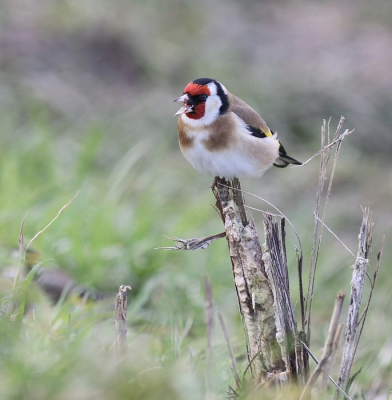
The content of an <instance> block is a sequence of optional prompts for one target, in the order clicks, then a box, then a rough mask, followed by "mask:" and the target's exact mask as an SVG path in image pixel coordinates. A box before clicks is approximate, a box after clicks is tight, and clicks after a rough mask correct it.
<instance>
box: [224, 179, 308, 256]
mask: <svg viewBox="0 0 392 400" xmlns="http://www.w3.org/2000/svg"><path fill="white" fill-rule="evenodd" d="M218 185H219V186H223V187H227V188H229V189H233V190H237V191H239V192H241V193H245V194H248V195H249V196H252V197H255V198H256V199H259V200H261V201H264V203H267V204H268V205H269V206H271V207H273V208H274V209H275V210H276V211H277V212H278V213H279V215H278V216H279V217H283V218H285V219H286V221H287V222H288V223H289V225H290V226H291V227H292V228H293V231H294V233H295V236H296V237H297V240H298V244H299V248H300V250H301V256H302V244H301V240H300V238H299V235H298V232H297V230H296V229H295V227H294V225H293V224H292V223H291V221H290V220H289V219H288V218H287V216H286V215H285V214H283V212H282V211H280V210H279V208H278V207H276V206H274V205H273V204H272V203H270V202H269V201H268V200H265V199H263V198H262V197H260V196H257V195H256V194H254V193H250V192H247V191H246V190H242V189H237V188H231V187H230V186H226V185H224V184H222V183H220V182H218ZM246 207H248V206H246ZM248 208H251V209H252V210H255V211H259V212H261V213H263V214H265V211H263V210H259V209H257V208H253V207H248ZM267 213H268V214H270V213H269V212H267Z"/></svg>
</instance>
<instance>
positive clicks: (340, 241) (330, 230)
mask: <svg viewBox="0 0 392 400" xmlns="http://www.w3.org/2000/svg"><path fill="white" fill-rule="evenodd" d="M313 215H314V217H315V218H316V219H317V220H318V221H319V222H321V223H322V224H323V225H324V227H325V228H326V229H327V231H328V232H329V233H331V234H332V235H333V236H334V237H335V239H336V240H337V241H338V242H339V243H340V244H341V245H342V246H343V247H344V248H345V249H346V250H347V251H348V252H349V253H350V254H351V255H352V256H353V257H354V258H356V257H355V254H354V253H353V252H352V251H351V250H350V249H349V248H348V247H347V246H346V245H345V244H344V243H343V242H342V240H340V239H339V238H338V236H337V235H336V234H335V233H334V232H333V231H332V229H330V228H328V226H327V225H326V224H325V222H323V221H322V220H321V219H320V218H319V217H318V216H317V215H316V213H315V212H313Z"/></svg>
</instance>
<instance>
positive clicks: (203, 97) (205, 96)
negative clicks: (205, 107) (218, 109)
mask: <svg viewBox="0 0 392 400" xmlns="http://www.w3.org/2000/svg"><path fill="white" fill-rule="evenodd" d="M207 97H208V96H207V95H206V94H201V95H200V96H199V100H200V101H206V100H207Z"/></svg>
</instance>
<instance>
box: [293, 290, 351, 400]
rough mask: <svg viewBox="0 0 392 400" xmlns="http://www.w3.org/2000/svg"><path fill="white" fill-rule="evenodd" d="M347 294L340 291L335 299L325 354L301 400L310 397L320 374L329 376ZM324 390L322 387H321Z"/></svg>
mask: <svg viewBox="0 0 392 400" xmlns="http://www.w3.org/2000/svg"><path fill="white" fill-rule="evenodd" d="M345 296H346V293H345V292H343V291H342V292H339V294H338V295H337V297H336V300H335V306H334V308H333V312H332V317H331V322H330V324H329V329H328V335H327V340H326V341H325V346H324V350H323V355H322V356H321V359H320V362H319V363H318V364H317V367H316V369H315V370H314V372H313V374H312V375H311V377H310V378H309V380H308V382H307V383H306V386H305V389H304V390H303V392H302V395H301V398H300V400H305V399H310V393H311V390H312V387H313V386H314V385H315V383H316V381H317V379H318V377H319V376H320V374H322V373H323V374H324V373H325V374H326V375H327V376H329V371H330V369H331V363H332V354H333V352H334V343H336V342H337V341H336V339H335V337H336V332H337V330H338V326H339V319H340V313H341V311H342V306H343V300H344V298H345ZM320 390H322V388H320Z"/></svg>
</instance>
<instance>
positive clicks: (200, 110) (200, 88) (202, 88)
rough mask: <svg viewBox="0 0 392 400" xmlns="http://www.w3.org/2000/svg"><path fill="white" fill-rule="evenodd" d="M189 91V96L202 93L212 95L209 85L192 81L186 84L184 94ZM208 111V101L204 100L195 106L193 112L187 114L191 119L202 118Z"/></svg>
mask: <svg viewBox="0 0 392 400" xmlns="http://www.w3.org/2000/svg"><path fill="white" fill-rule="evenodd" d="M185 93H188V94H189V96H192V97H193V96H200V95H201V94H206V95H207V96H210V95H211V92H210V89H209V88H208V86H207V85H198V84H196V83H193V82H190V83H188V84H187V85H186V86H185V89H184V94H185ZM205 111H206V103H205V102H202V103H199V104H196V105H194V106H193V112H188V113H186V116H187V117H188V118H191V119H200V118H203V117H204V113H205Z"/></svg>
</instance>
